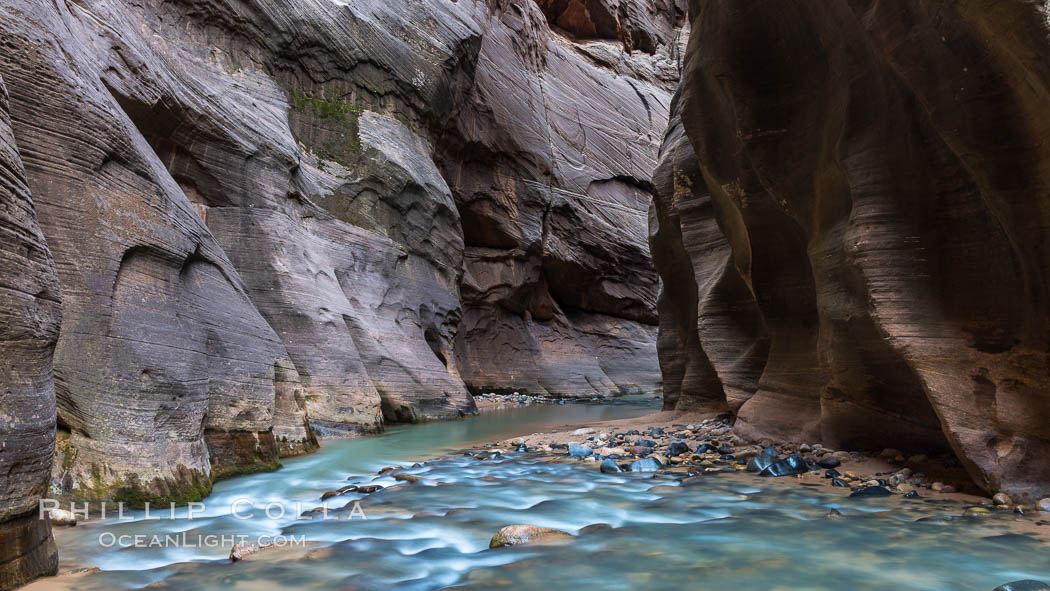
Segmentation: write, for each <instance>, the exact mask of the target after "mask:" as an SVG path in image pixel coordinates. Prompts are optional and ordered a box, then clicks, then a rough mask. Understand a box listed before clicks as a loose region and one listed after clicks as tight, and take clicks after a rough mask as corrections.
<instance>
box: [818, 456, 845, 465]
mask: <svg viewBox="0 0 1050 591" xmlns="http://www.w3.org/2000/svg"><path fill="white" fill-rule="evenodd" d="M817 465H818V466H820V467H821V468H838V467H839V466H841V465H842V462H840V461H839V459H838V458H836V457H834V456H825V457H823V458H820V459H819V460H817Z"/></svg>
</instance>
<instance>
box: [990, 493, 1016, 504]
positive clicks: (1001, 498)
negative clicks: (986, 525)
mask: <svg viewBox="0 0 1050 591" xmlns="http://www.w3.org/2000/svg"><path fill="white" fill-rule="evenodd" d="M992 504H994V505H997V506H1004V507H1009V506H1010V505H1013V504H1014V502H1013V499H1011V498H1010V497H1009V495H1007V494H1006V493H1001V492H1000V493H995V496H993V497H992Z"/></svg>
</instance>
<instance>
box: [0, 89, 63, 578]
mask: <svg viewBox="0 0 1050 591" xmlns="http://www.w3.org/2000/svg"><path fill="white" fill-rule="evenodd" d="M59 300H60V298H59V287H58V279H57V277H56V275H55V263H54V261H53V260H52V258H51V253H50V251H48V248H47V244H46V243H45V242H44V235H43V234H42V233H41V232H40V228H39V226H38V225H37V221H36V214H35V212H34V209H33V199H32V197H31V196H30V192H29V186H28V185H27V183H26V180H25V172H24V170H23V167H22V162H21V160H20V158H19V156H18V149H17V146H16V143H15V139H14V135H13V134H12V133H11V125H10V119H9V117H8V97H7V90H6V87H5V85H4V80H3V79H2V78H0V351H2V353H0V548H3V549H4V551H3V554H2V555H0V589H4V590H6V589H12V588H14V587H18V586H20V585H22V584H24V583H26V582H28V581H30V580H32V579H34V578H36V577H38V576H41V575H50V574H54V573H55V571H56V570H57V569H58V552H57V549H56V548H55V542H54V539H53V538H52V537H51V523H50V522H49V521H48V520H47V519H46V518H45V519H39V518H38V513H37V505H38V500H39V499H40V498H41V497H42V496H44V495H45V494H46V493H47V483H48V478H49V476H50V473H51V455H52V450H53V449H54V445H55V385H54V381H53V379H52V369H51V368H52V354H53V353H54V348H55V341H56V340H57V339H58V326H59V321H60V318H61V307H60V304H59Z"/></svg>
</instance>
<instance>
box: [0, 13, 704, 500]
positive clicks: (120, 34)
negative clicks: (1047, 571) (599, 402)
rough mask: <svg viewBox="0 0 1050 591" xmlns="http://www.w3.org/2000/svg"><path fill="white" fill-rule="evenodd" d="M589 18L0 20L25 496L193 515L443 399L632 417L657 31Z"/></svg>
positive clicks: (651, 381)
mask: <svg viewBox="0 0 1050 591" xmlns="http://www.w3.org/2000/svg"><path fill="white" fill-rule="evenodd" d="M602 6H604V7H605V8H602V9H601V10H605V11H606V13H608V14H609V15H612V16H613V17H614V20H615V26H612V27H611V28H609V27H606V24H608V23H605V24H602V25H601V27H599V28H595V30H594V34H593V35H592V34H591V33H589V32H586V31H572V30H569V28H566V27H564V26H562V25H557V24H555V25H554V30H552V25H551V21H552V20H553V21H558V20H559V19H561V18H562V16H563V15H562V13H564V10H561V9H559V7H557V6H554V5H550V4H543V5H542V6H541V5H540V4H537V3H534V2H509V1H506V0H489V1H487V2H447V1H440V2H410V1H406V2H386V1H384V2H379V1H375V2H373V1H368V2H354V3H351V4H340V3H337V2H330V1H328V0H295V1H293V0H279V1H276V2H271V1H266V2H248V3H234V4H230V3H227V2H218V1H214V2H213V1H211V0H205V1H203V2H192V3H190V2H168V3H161V4H159V5H150V6H147V7H144V6H142V5H141V4H140V3H131V2H126V1H125V0H88V1H86V2H78V3H74V4H70V5H66V4H60V5H54V4H53V3H47V2H43V1H36V0H31V1H28V2H23V3H19V5H18V6H5V7H3V8H0V40H2V41H3V44H4V47H5V50H4V52H3V55H2V56H0V72H2V73H3V75H4V76H5V78H7V79H8V85H9V87H10V90H11V97H12V101H11V105H12V108H11V113H12V129H13V132H14V135H15V137H16V138H17V139H18V142H19V149H20V151H21V159H22V161H23V162H24V163H25V170H26V179H27V182H28V186H29V188H30V189H32V190H33V191H35V192H37V193H38V194H39V197H38V198H37V207H38V214H39V218H40V224H41V228H42V230H43V233H44V235H45V236H47V237H48V239H49V241H50V242H51V246H52V252H53V253H54V256H55V260H56V261H57V269H58V275H59V278H60V280H61V285H62V289H63V291H64V294H65V297H63V300H62V301H63V304H62V306H63V313H64V316H65V322H64V324H63V330H62V332H61V336H60V338H59V342H58V346H57V350H56V354H55V375H56V379H55V384H56V391H57V406H58V425H59V428H60V430H61V431H62V433H63V434H65V433H68V434H69V437H68V440H67V439H65V438H63V439H62V441H63V445H62V446H61V453H60V455H61V457H60V460H61V461H59V462H57V463H56V468H55V471H54V474H53V484H54V485H55V486H56V488H57V489H59V490H60V491H62V492H72V493H74V494H75V495H79V496H81V497H87V498H95V499H105V500H114V499H115V500H120V499H124V500H129V501H133V502H141V501H144V500H150V499H156V500H176V501H185V500H193V499H195V498H198V497H200V496H202V495H204V494H207V492H208V490H209V489H210V486H211V483H212V482H213V481H214V479H215V478H218V477H222V476H225V475H230V474H236V473H240V472H244V471H252V470H261V469H269V468H272V467H274V466H275V465H276V464H277V458H278V457H279V456H280V455H290V454H298V453H304V452H306V451H309V450H310V449H312V448H313V447H314V446H315V442H316V439H315V432H316V433H318V434H320V435H344V434H354V433H368V432H375V431H378V430H380V429H381V428H382V425H383V423H384V422H389V421H421V420H427V419H437V418H451V417H458V416H462V415H464V414H468V413H472V412H474V411H475V410H476V408H475V406H474V402H473V399H472V398H471V396H470V394H469V392H468V387H470V388H477V389H483V388H498V389H514V390H525V391H534V392H548V393H557V394H566V395H575V396H594V395H604V394H608V393H618V392H622V391H627V390H653V389H655V388H657V387H658V384H659V380H660V376H659V371H658V367H657V364H656V358H655V354H654V352H655V340H656V314H655V302H656V291H657V285H658V281H657V277H656V274H655V272H654V270H653V269H652V267H651V264H650V262H649V258H650V257H649V251H648V243H647V240H646V225H645V224H646V220H645V211H646V208H647V204H648V201H649V199H650V174H651V171H652V168H653V166H654V165H655V158H656V150H657V146H658V143H659V136H660V133H661V132H662V130H663V128H664V127H665V125H666V119H667V106H668V99H669V93H670V90H671V87H672V86H673V84H674V82H675V80H676V77H677V72H678V64H677V56H678V54H677V49H676V47H677V45H676V43H675V41H676V39H678V37H679V33H680V31H679V30H678V29H677V27H678V26H679V25H680V24H681V21H682V15H683V14H684V11H683V7H682V6H681V3H680V2H679V3H678V6H677V7H674V6H671V4H670V3H666V6H665V5H664V4H661V3H658V4H651V3H647V2H636V1H633V0H632V1H621V2H617V3H604V4H602ZM559 10H561V12H559ZM588 10H591V9H588ZM601 10H599V7H598V6H597V5H596V6H595V7H594V8H593V10H591V12H590V13H589V14H590V15H591V16H588V17H587V18H589V19H592V20H593V19H594V18H597V19H599V20H601V19H603V18H605V17H604V16H601V15H600V14H599V13H600V12H601ZM545 11H546V12H545ZM610 11H611V12H610ZM556 13H557V14H556ZM603 14H604V13H603ZM595 15H598V16H595ZM566 18H568V17H566ZM565 22H566V23H567V22H568V21H565ZM581 22H582V21H581ZM594 22H597V21H594ZM603 23H604V21H603ZM625 48H626V49H631V50H633V52H628V51H625ZM43 115H46V116H43Z"/></svg>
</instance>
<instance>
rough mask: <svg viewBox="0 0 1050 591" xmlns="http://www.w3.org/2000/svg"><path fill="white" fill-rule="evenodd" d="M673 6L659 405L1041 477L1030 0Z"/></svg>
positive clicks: (1044, 298) (1041, 284)
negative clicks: (682, 29)
mask: <svg viewBox="0 0 1050 591" xmlns="http://www.w3.org/2000/svg"><path fill="white" fill-rule="evenodd" d="M690 8H691V13H690V14H691V18H692V22H693V25H694V27H693V30H692V32H691V38H690V40H689V46H688V50H687V53H686V59H685V69H684V72H683V79H682V84H681V87H680V95H679V97H678V102H677V103H676V107H675V110H674V112H675V116H674V119H675V122H674V123H673V124H672V125H671V126H670V129H669V132H668V134H667V136H666V138H665V143H664V148H663V152H662V156H661V163H660V167H659V170H658V173H657V179H656V181H655V184H656V186H657V189H658V191H657V193H658V197H657V199H656V200H655V203H654V207H653V209H652V216H651V217H652V235H651V241H652V246H653V254H654V257H655V259H656V262H657V266H658V268H659V270H660V273H661V275H662V277H663V279H664V285H665V289H664V290H663V292H662V294H661V299H660V310H661V333H660V359H661V365H662V367H663V369H664V374H665V379H666V382H665V388H666V390H667V393H668V395H667V398H666V404H667V405H668V406H669V407H677V408H682V407H702V408H705V409H709V410H715V411H717V410H728V411H732V412H733V413H735V415H736V421H737V429H738V431H739V432H741V433H744V434H748V435H750V436H752V437H756V438H757V437H763V436H769V437H776V438H786V439H790V440H796V441H812V440H820V441H823V442H824V443H825V444H826V445H830V446H833V447H837V448H843V447H845V448H858V447H869V448H879V447H885V446H892V447H897V448H902V449H906V450H908V449H911V450H916V451H940V450H949V449H950V450H952V451H953V452H954V453H955V454H956V455H957V456H958V458H959V459H960V460H961V461H962V463H963V464H964V465H965V467H966V468H967V470H968V471H969V473H970V474H971V475H972V476H973V478H974V480H975V482H976V484H978V485H979V486H981V487H982V488H984V489H985V490H988V491H996V490H1005V491H1007V492H1008V493H1010V494H1011V495H1017V496H1029V495H1035V494H1040V493H1045V492H1046V491H1047V490H1048V489H1050V463H1047V462H1046V461H1045V458H1046V457H1047V455H1048V453H1050V414H1048V413H1050V373H1048V370H1050V339H1048V336H1050V323H1048V313H1047V310H1048V309H1050V307H1048V304H1050V302H1048V292H1050V289H1048V288H1050V286H1048V279H1047V277H1048V272H1050V249H1048V246H1050V245H1048V243H1047V241H1048V240H1050V238H1048V236H1050V232H1048V230H1050V213H1048V212H1050V208H1048V207H1047V204H1048V200H1047V194H1048V193H1047V185H1048V183H1050V172H1048V171H1050V152H1048V151H1047V148H1046V147H1045V146H1044V143H1045V142H1043V141H1042V138H1044V137H1045V136H1046V135H1047V133H1048V130H1050V109H1048V108H1047V107H1048V104H1050V103H1048V93H1047V88H1048V84H1050V69H1048V66H1047V64H1046V60H1045V56H1046V55H1048V54H1050V46H1048V45H1050V42H1048V37H1047V32H1048V31H1047V28H1048V27H1047V22H1048V19H1047V16H1048V15H1047V13H1046V9H1045V7H1044V6H1043V3H1041V2H992V1H973V2H961V3H957V2H945V1H934V0H922V1H913V0H892V1H883V2H877V3H872V2H863V1H859V0H836V1H834V2H824V3H820V5H819V6H818V5H817V4H811V3H805V2H788V3H768V2H756V1H743V2H741V1H739V0H693V2H692V3H691V7H690Z"/></svg>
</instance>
